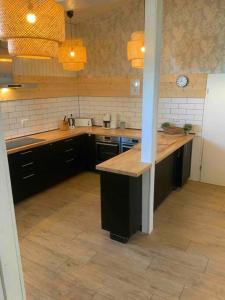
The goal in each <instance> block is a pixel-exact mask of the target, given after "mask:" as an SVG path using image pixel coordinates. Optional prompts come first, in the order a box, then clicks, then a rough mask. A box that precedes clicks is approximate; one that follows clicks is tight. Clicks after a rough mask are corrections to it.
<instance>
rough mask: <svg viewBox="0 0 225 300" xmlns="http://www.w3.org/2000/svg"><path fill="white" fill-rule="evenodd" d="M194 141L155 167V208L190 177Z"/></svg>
mask: <svg viewBox="0 0 225 300" xmlns="http://www.w3.org/2000/svg"><path fill="white" fill-rule="evenodd" d="M191 157H192V141H190V142H189V143H187V144H185V145H184V146H183V147H181V148H180V149H178V150H177V151H176V152H174V153H173V154H171V155H170V156H168V157H167V158H165V159H164V160H162V161H161V162H159V163H158V164H157V165H156V169H155V201H154V209H157V208H158V207H159V205H160V204H161V203H162V202H163V201H164V200H165V199H166V197H167V196H169V194H170V193H171V192H172V191H173V190H175V189H176V188H178V187H182V186H183V185H184V184H185V183H186V182H187V180H188V178H189V177H190V173H191Z"/></svg>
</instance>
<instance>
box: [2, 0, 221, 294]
mask: <svg viewBox="0 0 225 300" xmlns="http://www.w3.org/2000/svg"><path fill="white" fill-rule="evenodd" d="M4 2H5V1H2V2H1V1H0V7H1V5H3V3H4ZM6 2H7V1H6ZM28 2H29V1H28ZM31 2H32V1H31ZM34 2H35V1H34ZM61 2H63V1H59V4H58V5H61V4H64V5H65V6H64V9H65V15H66V16H67V17H66V36H67V40H68V41H70V39H71V38H72V39H77V40H76V44H75V45H74V49H77V48H75V47H78V48H79V49H80V50H79V51H81V52H82V55H81V56H82V58H83V61H82V65H80V63H79V65H78V66H76V67H78V69H77V70H76V71H73V72H71V70H70V71H68V65H67V66H66V65H62V62H61V61H60V59H59V61H58V60H57V59H51V60H49V59H47V60H46V59H45V60H36V59H31V58H29V59H27V58H24V57H22V58H21V57H20V58H18V56H17V58H13V62H12V59H11V56H10V55H9V54H8V50H9V49H10V48H9V49H8V47H9V45H10V43H9V45H8V47H7V43H6V42H5V41H3V42H2V43H1V51H0V56H1V57H0V72H1V76H0V79H1V91H0V97H1V98H0V100H1V101H0V108H1V119H2V124H3V131H4V135H5V138H6V147H7V154H8V163H9V170H10V177H11V184H12V193H13V200H14V205H15V212H16V221H17V230H18V235H19V246H20V252H21V259H22V267H23V276H24V280H25V288H26V293H27V298H28V299H62V298H63V299H170V298H169V297H171V299H178V298H180V299H202V298H206V299H207V297H208V299H212V297H214V296H215V293H216V289H219V288H221V287H222V286H223V284H222V283H223V276H224V274H223V272H222V268H221V266H222V262H223V259H224V258H223V257H224V256H223V246H224V242H223V226H224V222H223V218H222V216H223V212H224V204H223V199H224V193H225V190H224V185H225V184H224V180H225V176H223V175H225V174H224V169H223V168H222V167H221V168H220V169H219V166H220V165H221V161H222V158H223V156H222V154H223V152H220V161H217V160H214V162H213V165H212V163H211V160H210V159H211V157H212V155H213V156H215V157H216V156H217V155H218V147H217V148H213V147H212V145H215V144H216V138H217V139H218V137H217V135H215V130H217V131H218V132H220V131H221V130H218V128H222V125H221V122H222V121H221V118H218V121H217V123H216V125H214V127H213V128H212V126H211V124H212V119H213V115H212V111H213V113H214V116H215V113H217V114H219V113H222V112H223V110H222V109H220V111H219V112H218V103H219V101H220V102H222V101H221V97H222V94H223V83H224V78H223V74H221V73H223V71H224V70H223V67H224V66H223V64H222V57H223V56H222V55H223V54H222V51H219V50H218V48H219V46H218V48H216V49H215V48H214V50H211V51H212V52H211V53H210V49H208V50H207V51H205V52H204V51H200V49H202V47H203V46H202V45H203V44H204V43H206V42H207V40H210V38H211V37H212V36H214V39H215V43H217V45H218V43H219V42H218V41H219V40H221V39H222V37H223V35H224V33H223V30H221V25H220V23H219V21H218V22H216V20H215V15H216V14H217V15H218V20H220V18H221V19H223V17H222V15H223V12H224V5H223V4H222V2H221V1H219V0H217V1H216V4H214V6H213V13H214V14H213V13H212V14H210V9H209V5H208V4H205V3H204V1H200V2H201V3H199V4H195V5H196V7H195V6H194V4H193V3H189V2H187V1H186V2H185V4H186V8H187V10H186V14H185V13H184V12H183V10H184V7H183V5H182V4H181V3H180V4H179V3H177V1H175V0H166V1H163V2H164V15H163V33H162V45H163V46H162V54H161V75H160V87H159V88H160V91H159V92H160V98H159V100H157V102H158V103H157V109H158V113H157V114H154V116H153V118H156V115H157V125H156V124H155V125H156V126H157V129H158V131H159V132H158V133H157V153H153V154H152V157H155V158H154V160H153V161H156V166H155V176H154V177H155V181H154V182H153V184H154V187H153V185H152V174H153V173H152V172H153V170H154V164H153V163H152V162H151V161H150V160H149V159H146V156H148V157H149V156H150V154H149V153H150V152H151V151H152V149H154V146H156V145H154V142H153V145H150V144H151V143H150V140H151V141H153V140H154V138H153V137H152V136H150V133H152V132H153V131H154V133H153V136H154V134H156V132H155V129H154V126H153V127H152V125H151V126H150V125H149V122H150V121H151V115H150V111H152V110H151V109H148V110H146V107H148V108H149V102H145V101H146V99H145V95H146V94H147V93H146V91H148V92H149V91H150V92H149V94H152V92H153V91H154V88H153V89H152V90H151V87H149V86H150V85H149V86H147V87H146V83H145V82H144V80H143V74H144V72H147V71H149V70H147V71H146V69H147V68H146V67H145V69H144V65H143V61H144V59H143V57H144V52H145V49H144V50H143V47H147V45H148V42H149V40H148V38H147V39H146V40H145V44H144V36H143V31H144V27H145V26H144V14H145V9H146V7H148V6H147V5H149V4H148V2H147V4H146V3H144V2H145V1H143V0H129V1H116V0H115V1H110V3H107V4H106V3H104V1H75V8H74V6H73V5H74V4H73V3H74V2H73V1H66V3H61ZM150 2H151V1H150ZM153 2H154V1H153ZM144 4H145V6H146V7H145V6H144ZM192 4H193V5H192ZM71 5H72V6H71ZM76 5H78V8H77V6H76ZM152 5H153V4H152ZM198 5H199V6H198ZM199 8H200V11H203V12H204V18H203V16H202V15H201V13H198V9H199ZM201 9H202V10H201ZM159 10H160V8H159ZM63 14H64V13H63ZM179 15H181V16H182V17H183V18H182V20H181V18H179V17H178V16H179ZM30 17H31V16H30ZM147 18H148V16H147ZM186 18H188V20H189V19H191V20H192V23H191V24H192V25H193V24H196V28H199V32H198V31H194V27H191V28H190V27H186V28H185V30H184V29H183V27H184V25H183V22H185V21H187V19H186ZM153 19H154V18H153ZM199 19H201V22H200V23H198V20H199ZM32 20H33V19H32V18H31V21H32ZM213 22H215V23H216V25H215V26H216V29H217V31H215V32H214V33H211V32H208V34H207V30H208V28H209V27H210V26H211V25H212V23H213ZM46 26H47V25H46V24H45V30H47V29H46V28H47V27H46ZM178 29H179V30H180V32H179V30H178ZM141 30H142V32H140V31H141ZM182 30H184V32H182ZM200 32H201V33H200ZM200 35H201V39H200ZM181 36H182V37H181ZM151 38H153V37H151ZM192 40H194V41H195V42H196V45H198V46H199V47H197V46H196V48H195V47H193V48H192V49H190V50H189V52H187V53H186V52H185V51H184V49H187V45H188V43H189V42H190V41H192ZM180 41H182V42H180ZM151 42H152V40H151ZM185 42H186V44H183V43H185ZM129 43H130V45H134V44H135V45H136V43H138V45H139V46H138V47H140V45H142V46H141V48H140V49H142V50H143V51H142V50H141V51H140V52H141V53H142V54H141V58H138V59H137V60H136V61H135V59H132V55H131V53H130V52H132V51H131V50H130V51H129V49H130V48H129ZM201 43H202V44H201ZM156 44H157V43H156ZM64 46H65V48H66V47H68V44H65V45H64ZM70 47H71V44H70V43H69V49H70V50H71V48H70ZM153 47H157V45H154V46H153V45H152V43H151V46H150V47H149V48H151V49H152V48H153ZM74 49H72V50H71V53H72V52H74ZM22 50H24V49H22ZM220 50H221V49H220ZM17 51H18V49H17ZM39 51H40V50H39ZM213 51H214V52H213ZM75 52H76V51H75ZM153 52H154V51H153ZM121 53H122V54H121ZM48 55H50V54H49V53H48ZM151 55H155V53H152V54H151ZM212 55H215V57H216V59H212V58H211V57H212ZM15 56H16V55H15ZM20 56H23V55H20ZM31 56H32V55H31ZM146 57H148V51H146ZM1 58H2V61H1ZM158 58H159V56H158ZM4 59H5V60H7V61H4V62H3V60H4ZM147 59H148V58H146V61H148V60H147ZM139 64H141V66H140V65H139ZM79 68H80V69H79ZM156 73H157V72H156ZM2 74H3V76H2ZM146 74H147V73H146ZM183 74H184V75H183ZM208 74H210V75H208ZM155 76H156V77H155V78H157V75H155ZM158 76H159V75H158ZM143 89H144V91H143ZM148 89H150V90H148ZM156 89H157V88H156ZM209 91H210V92H209ZM210 97H211V98H210ZM215 98H217V99H218V100H217V107H215V104H214V105H213V102H214V101H210V99H213V100H214V99H215ZM216 109H217V110H216ZM141 129H142V131H141ZM163 131H164V132H163ZM221 134H222V133H221V132H220V136H221ZM213 139H214V143H212V142H211V143H210V141H213ZM223 142H224V141H221V140H220V141H219V143H220V148H221V147H223V146H224V145H223ZM217 144H218V143H217ZM149 147H150V148H151V150H150V148H149ZM144 152H146V153H147V155H146V153H144ZM212 153H213V154H212ZM215 170H219V171H218V172H217V171H215ZM215 173H217V176H215ZM189 179H191V180H189ZM150 181H151V188H149V187H150ZM207 183H208V184H207ZM152 193H153V195H152ZM152 197H153V198H154V203H153V202H150V206H149V207H147V206H146V205H149V201H150V200H149V199H152ZM153 210H154V211H155V213H154V230H153V231H152V227H151V222H153V217H152V218H151V217H150V219H149V215H150V216H152V215H151V213H153ZM141 231H142V233H141ZM147 233H150V235H147ZM17 250H18V249H17ZM1 265H2V263H0V266H1ZM4 266H5V265H3V268H2V269H3V271H2V270H1V273H2V272H4V271H5V269H4ZM110 270H111V271H110ZM20 272H21V270H20ZM1 273H0V274H1ZM129 274H131V276H130V277H129ZM184 274H186V275H184ZM6 278H7V277H6ZM201 280H202V281H201ZM212 281H213V282H214V283H215V286H214V287H213V288H212V289H211V290H210V289H209V288H208V287H206V286H205V282H212ZM195 282H197V287H196V286H194V285H195ZM3 283H4V281H3ZM4 284H6V286H7V285H8V284H9V282H5V283H4ZM4 284H3V286H4ZM0 287H1V286H0ZM117 287H119V289H117ZM220 293H221V294H220V295H219V296H218V299H223V295H224V293H225V292H224V291H223V289H222V290H220ZM0 295H1V294H0ZM219 297H220V298H219ZM3 299H4V298H3ZM9 299H14V298H13V297H11V298H9ZM19 299H23V298H22V297H21V298H19ZM215 299H217V298H215Z"/></svg>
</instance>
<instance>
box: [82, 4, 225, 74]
mask: <svg viewBox="0 0 225 300" xmlns="http://www.w3.org/2000/svg"><path fill="white" fill-rule="evenodd" d="M143 29H144V0H127V1H126V3H125V4H122V5H121V6H120V7H118V8H115V9H113V10H111V11H110V12H109V13H107V14H105V15H104V16H101V17H100V16H99V17H95V18H93V19H90V20H88V21H86V22H85V23H80V24H79V26H78V28H76V35H79V36H82V37H83V39H84V41H85V44H86V46H87V49H88V64H87V66H86V69H85V71H83V72H82V73H80V74H81V75H82V76H102V75H108V76H109V75H110V76H116V75H128V74H129V75H137V76H138V75H142V72H141V71H137V70H134V69H132V68H131V67H130V63H129V62H128V61H127V54H126V47H127V44H126V42H127V41H128V40H129V39H130V35H131V33H132V32H133V31H137V30H143ZM224 71H225V1H224V0H183V1H180V0H164V27H163V46H162V60H161V73H162V74H173V73H182V72H184V73H191V72H193V73H198V72H204V73H218V72H224Z"/></svg>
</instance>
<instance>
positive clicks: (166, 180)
mask: <svg viewBox="0 0 225 300" xmlns="http://www.w3.org/2000/svg"><path fill="white" fill-rule="evenodd" d="M174 163H175V157H174V154H172V155H170V156H168V157H167V158H165V159H164V160H162V161H161V162H159V163H158V164H157V165H156V168H155V199H154V209H155V210H156V209H157V207H158V206H159V205H160V204H161V203H162V202H163V201H164V199H165V198H166V197H167V196H169V194H170V193H171V192H172V191H173V190H174V189H175V181H174V175H175V173H174V172H175V169H174Z"/></svg>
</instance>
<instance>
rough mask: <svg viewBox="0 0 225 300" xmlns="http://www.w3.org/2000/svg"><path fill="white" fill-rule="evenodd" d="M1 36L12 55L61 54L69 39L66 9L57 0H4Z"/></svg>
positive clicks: (41, 56)
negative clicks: (61, 45)
mask: <svg viewBox="0 0 225 300" xmlns="http://www.w3.org/2000/svg"><path fill="white" fill-rule="evenodd" d="M0 7H1V9H0V39H2V40H5V41H8V51H9V54H10V55H11V56H16V57H25V58H37V59H44V58H45V59H47V58H53V57H57V54H58V46H59V43H62V42H63V41H64V40H65V17H64V9H63V7H62V6H61V5H60V4H57V3H56V2H55V1H54V0H30V1H29V0H28V1H27V0H26V1H24V0H23V1H21V0H13V1H12V0H0Z"/></svg>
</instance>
